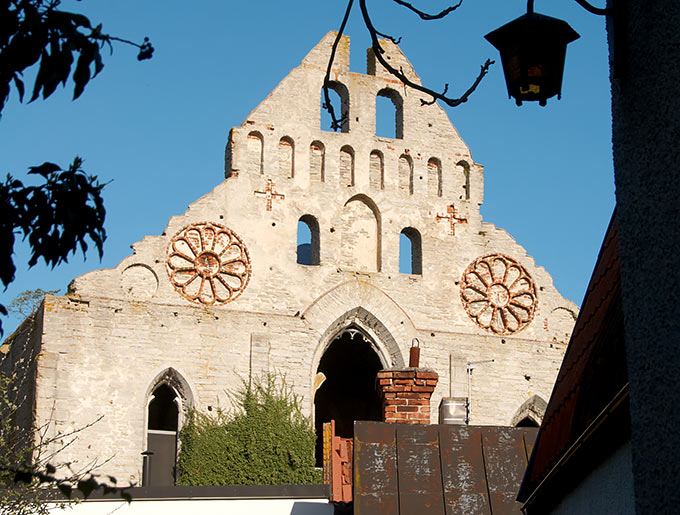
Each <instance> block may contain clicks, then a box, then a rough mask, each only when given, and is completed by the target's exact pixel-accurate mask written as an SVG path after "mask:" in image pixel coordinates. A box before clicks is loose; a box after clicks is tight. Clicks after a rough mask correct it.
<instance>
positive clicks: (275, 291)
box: [15, 33, 576, 481]
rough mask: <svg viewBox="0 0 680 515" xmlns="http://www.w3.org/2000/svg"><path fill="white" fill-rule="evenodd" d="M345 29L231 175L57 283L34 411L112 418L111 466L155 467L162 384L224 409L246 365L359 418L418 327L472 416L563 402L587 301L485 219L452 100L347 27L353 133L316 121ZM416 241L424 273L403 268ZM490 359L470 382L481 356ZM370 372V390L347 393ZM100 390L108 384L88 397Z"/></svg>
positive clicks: (277, 104) (390, 48)
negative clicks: (151, 459)
mask: <svg viewBox="0 0 680 515" xmlns="http://www.w3.org/2000/svg"><path fill="white" fill-rule="evenodd" d="M334 38H335V33H329V34H328V35H326V36H325V37H324V38H323V39H322V41H321V42H320V43H319V44H318V45H317V46H316V47H314V48H313V49H312V50H311V51H310V53H309V54H308V55H307V56H306V57H305V58H304V59H303V61H302V63H301V64H300V65H299V66H298V67H296V68H294V69H293V70H292V71H291V72H290V73H289V74H288V76H287V77H286V78H285V79H283V81H281V83H280V84H279V85H278V86H277V87H276V88H275V89H274V91H272V93H271V94H270V95H269V96H268V97H267V98H266V99H265V100H264V101H263V102H262V103H261V104H260V105H259V106H257V107H256V108H255V109H254V110H253V111H252V112H251V113H250V114H249V115H248V117H247V118H246V120H245V121H244V122H243V123H242V124H241V125H240V126H239V127H235V128H233V129H232V130H231V131H230V133H229V138H228V142H227V146H226V159H225V163H226V168H225V180H224V181H223V182H221V183H220V184H219V185H218V186H216V187H215V188H214V189H213V190H212V191H211V192H209V193H207V194H206V195H204V196H203V197H201V198H200V199H198V200H197V201H195V202H194V203H193V204H191V205H190V206H189V207H188V209H187V210H186V211H185V212H184V213H182V214H181V215H177V216H174V217H172V218H171V219H170V221H169V223H168V225H167V227H166V228H165V230H164V231H163V232H162V234H161V235H158V236H147V237H146V238H144V239H143V240H142V241H140V242H137V243H135V244H134V245H133V249H134V253H133V254H132V255H130V256H128V257H127V258H125V259H124V260H123V261H122V262H121V263H120V264H119V265H118V266H117V267H116V268H113V269H109V270H97V271H94V272H91V273H88V274H85V275H83V276H81V277H78V278H76V279H75V280H74V281H73V283H72V285H71V292H70V293H69V295H67V296H64V297H52V296H50V297H48V298H47V300H46V303H45V309H44V313H43V322H42V324H43V327H42V340H41V356H43V358H41V359H45V360H47V361H49V360H50V359H52V358H54V359H55V360H56V364H55V366H54V367H50V368H45V369H43V370H42V371H40V366H39V373H38V385H37V400H36V412H37V413H38V414H39V417H43V418H46V417H48V416H49V413H48V412H49V411H50V410H51V409H53V408H52V406H55V405H57V406H60V407H59V408H58V409H62V408H61V407H62V406H63V409H64V410H65V411H64V413H66V415H63V416H61V417H60V418H57V419H55V420H57V421H58V423H59V424H62V425H64V427H66V426H69V425H73V426H78V425H80V426H82V425H85V424H87V423H89V422H91V421H92V420H95V419H96V418H97V417H98V416H99V415H104V417H105V420H106V423H105V424H100V425H94V426H92V427H91V428H88V429H87V433H86V434H84V435H83V436H82V437H81V439H80V440H81V441H80V442H79V443H76V444H74V446H73V448H72V450H71V451H70V452H72V453H73V455H74V456H76V457H78V459H83V460H84V459H90V458H92V457H93V456H104V455H108V454H110V452H109V451H107V450H106V449H104V447H103V443H101V442H103V441H105V440H111V441H115V442H116V444H115V446H114V447H115V449H114V451H115V456H114V458H113V459H112V460H111V462H110V464H109V465H107V467H108V468H107V470H106V472H107V473H111V474H113V475H117V476H119V477H123V478H125V479H127V478H130V479H132V480H135V481H139V480H140V477H141V476H140V475H141V471H142V457H141V453H142V451H144V450H145V448H146V447H147V445H148V442H149V435H150V434H152V433H150V431H154V430H155V429H153V428H149V427H148V409H149V407H148V406H149V403H150V402H151V401H150V399H151V398H152V397H153V392H156V391H163V392H166V393H167V390H158V389H159V388H160V387H161V386H163V385H168V388H171V389H172V391H174V392H175V395H176V397H174V398H173V399H171V401H172V402H177V403H178V404H179V405H181V407H182V410H180V411H179V414H178V416H179V417H180V418H181V414H182V413H183V412H184V411H186V410H187V409H189V408H196V409H199V410H208V409H209V408H212V407H214V406H225V405H228V401H227V397H226V394H225V392H227V391H233V390H234V389H235V388H237V387H238V385H239V384H240V382H241V380H242V378H246V377H248V375H249V374H260V373H266V372H277V373H281V374H285V375H286V378H287V381H288V382H289V384H291V385H292V387H293V388H294V390H295V392H296V393H298V394H300V395H301V396H302V397H303V399H304V403H303V408H304V409H305V412H306V413H307V414H309V415H311V416H313V417H315V420H316V423H317V426H318V424H319V422H322V421H324V420H322V419H323V418H324V417H329V416H331V415H333V414H335V415H333V416H339V417H345V418H347V417H350V418H349V419H348V420H350V421H351V416H360V415H358V414H357V412H352V409H355V408H356V406H358V405H360V404H361V405H365V406H368V405H369V404H370V403H364V402H363V401H364V400H365V399H367V398H369V397H371V396H372V395H374V394H375V392H373V391H372V390H371V388H372V387H371V386H370V384H371V380H372V379H371V378H373V377H375V373H376V371H377V370H378V369H380V368H389V367H395V366H404V365H405V363H406V358H405V356H407V355H408V348H409V346H410V343H411V340H412V339H413V338H418V339H419V340H420V341H421V342H422V347H423V358H422V363H423V365H425V366H427V367H429V368H432V369H434V370H436V371H437V372H438V374H439V377H440V381H439V385H438V387H437V389H436V390H435V392H434V394H433V397H432V399H433V402H434V403H435V405H436V404H438V402H439V401H440V400H441V398H442V397H445V396H448V395H454V396H459V397H462V396H468V397H470V399H471V403H472V408H473V411H472V414H473V415H472V417H473V418H472V420H471V422H473V423H477V424H509V423H510V422H511V421H512V420H513V417H515V416H516V415H517V413H518V410H519V409H520V408H521V407H522V406H523V405H524V404H525V403H526V401H527V399H529V398H532V397H533V396H538V397H542V398H543V399H547V398H548V396H549V394H550V391H551V388H552V384H553V382H554V379H555V375H556V373H557V369H558V368H559V364H560V361H561V357H562V355H563V352H564V345H565V342H566V341H567V340H568V336H569V334H570V332H571V326H572V325H573V319H574V316H575V313H576V307H575V306H574V304H573V303H571V302H570V301H568V300H566V299H564V298H563V297H562V296H561V295H560V294H559V292H557V290H556V289H555V287H554V286H553V283H552V279H551V278H550V276H549V274H548V273H547V272H546V271H545V270H544V269H543V268H541V267H539V266H536V264H535V263H534V260H533V259H532V258H531V257H530V256H528V255H527V254H526V251H525V250H524V249H523V248H522V247H521V246H519V245H518V244H517V243H516V242H515V241H514V240H513V239H512V238H511V237H510V236H509V235H508V234H507V233H506V232H505V231H503V230H500V229H497V228H495V227H494V226H493V225H491V224H489V223H486V222H483V221H482V219H481V215H480V210H479V207H480V205H481V204H482V202H483V186H484V184H483V175H482V172H483V168H482V166H481V165H479V164H478V163H476V162H475V161H474V160H473V158H472V156H471V154H470V150H469V149H468V147H467V146H466V145H465V143H464V142H463V141H462V139H461V138H460V136H459V134H458V132H457V131H456V129H455V128H454V127H453V126H452V125H451V123H450V121H449V119H448V117H447V116H446V113H445V112H444V111H443V110H442V108H441V107H440V106H439V105H438V104H436V103H434V104H432V105H424V106H423V105H421V102H420V98H421V96H420V95H419V94H418V93H417V92H414V91H412V90H409V89H406V88H405V87H404V86H403V84H401V83H400V82H399V81H397V80H396V79H394V78H393V77H391V76H389V75H388V74H387V73H386V72H385V71H384V70H382V69H381V68H380V66H379V65H378V64H376V62H375V60H374V57H373V56H372V55H371V53H370V52H369V54H368V66H367V69H368V74H359V73H354V72H350V71H349V38H347V37H343V38H342V40H341V44H340V46H339V50H338V54H337V55H336V59H335V64H334V68H333V73H332V80H333V83H332V86H333V90H334V91H335V92H336V93H337V94H338V95H339V97H340V100H341V102H340V104H341V106H340V107H341V108H342V112H343V113H344V114H345V115H346V122H345V123H344V124H343V130H342V131H340V132H337V133H336V132H329V131H327V130H324V129H325V128H324V127H321V126H320V95H321V89H322V84H323V80H324V75H325V70H326V64H327V61H328V56H329V53H330V48H331V45H332V43H333V40H334ZM383 44H384V45H385V48H386V49H387V55H388V57H389V58H390V59H391V62H393V63H397V64H398V65H399V67H401V68H402V69H403V70H404V71H405V73H407V75H409V76H410V77H412V78H413V80H419V79H417V75H416V74H415V71H413V68H412V66H411V64H410V63H409V62H408V60H407V59H406V57H405V56H404V55H403V54H402V53H401V51H400V50H399V48H398V47H397V46H396V45H394V44H392V43H390V42H383ZM379 96H382V97H386V98H388V99H389V100H390V101H391V102H392V105H393V106H394V107H395V112H394V122H395V135H396V137H395V138H384V137H378V136H376V135H375V134H376V107H375V106H376V98H377V97H379ZM192 172H193V171H192ZM303 230H304V231H307V232H308V233H309V241H308V242H307V243H305V245H306V247H304V248H298V232H299V231H303ZM402 234H403V236H402ZM401 238H406V239H407V240H408V242H409V245H410V251H409V255H408V256H407V257H406V258H407V260H408V261H409V262H410V265H411V272H412V273H408V274H406V273H400V272H399V261H400V256H399V253H400V239H401ZM15 345H21V342H20V341H17V342H15ZM349 349H352V351H351V353H349ZM330 355H337V356H338V359H336V360H330V359H329V358H328V356H330ZM488 360H494V361H493V363H492V364H489V365H488V366H484V367H477V368H475V369H474V374H473V375H472V378H471V380H470V384H471V385H472V389H471V390H470V391H468V389H467V387H468V386H467V385H468V377H467V375H466V374H467V369H468V368H469V363H471V362H477V361H488ZM334 362H336V363H340V362H342V363H344V365H342V367H346V368H341V367H340V365H337V364H335V365H334V364H333V363H334ZM122 363H124V366H121V364H122ZM320 374H321V375H320ZM359 375H360V376H361V378H362V379H361V381H364V383H365V384H366V385H368V386H366V387H365V390H361V391H359V390H357V391H356V392H355V393H353V394H352V395H355V397H351V396H349V394H346V395H345V396H343V393H342V387H343V385H344V386H346V384H347V382H348V381H351V380H350V379H348V378H351V377H355V376H356V377H358V376H359ZM322 376H323V377H322ZM362 384H363V383H362ZM345 390H346V391H348V389H347V388H345ZM349 390H352V389H351V388H349ZM89 391H93V392H102V393H101V394H100V395H93V396H91V397H83V395H82V394H81V393H79V392H89ZM319 392H321V393H319ZM317 394H318V395H317ZM164 395H165V394H164ZM168 395H170V394H168ZM74 398H75V399H77V402H74ZM320 398H323V399H324V400H323V402H321V401H319V399H320ZM369 407H370V406H369ZM366 409H367V410H368V411H366V412H365V413H368V414H370V413H372V412H371V411H370V409H369V408H368V407H367V408H366ZM371 409H372V408H371ZM343 410H344V411H343ZM347 410H349V411H347ZM348 413H349V414H348ZM352 413H354V415H352ZM366 416H369V415H366ZM179 425H180V426H181V421H180V424H179ZM88 445H89V447H88Z"/></svg>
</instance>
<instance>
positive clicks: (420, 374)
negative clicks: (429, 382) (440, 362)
mask: <svg viewBox="0 0 680 515" xmlns="http://www.w3.org/2000/svg"><path fill="white" fill-rule="evenodd" d="M416 377H417V378H418V379H439V374H437V372H433V371H427V372H426V371H424V370H423V371H421V370H418V371H417V372H416Z"/></svg>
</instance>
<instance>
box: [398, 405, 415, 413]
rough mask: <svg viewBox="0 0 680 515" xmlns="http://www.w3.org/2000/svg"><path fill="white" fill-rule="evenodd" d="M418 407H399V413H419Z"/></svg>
mask: <svg viewBox="0 0 680 515" xmlns="http://www.w3.org/2000/svg"><path fill="white" fill-rule="evenodd" d="M417 412H418V406H397V413H417Z"/></svg>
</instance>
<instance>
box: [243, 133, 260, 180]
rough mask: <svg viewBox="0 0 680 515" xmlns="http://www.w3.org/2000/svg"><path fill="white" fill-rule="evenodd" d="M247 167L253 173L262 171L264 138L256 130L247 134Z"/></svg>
mask: <svg viewBox="0 0 680 515" xmlns="http://www.w3.org/2000/svg"><path fill="white" fill-rule="evenodd" d="M247 169H248V170H249V171H251V172H253V173H259V174H263V173H264V138H263V137H262V134H260V133H259V132H257V131H253V132H251V133H250V134H248V166H247Z"/></svg>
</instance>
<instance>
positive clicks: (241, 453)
mask: <svg viewBox="0 0 680 515" xmlns="http://www.w3.org/2000/svg"><path fill="white" fill-rule="evenodd" d="M234 407H235V410H234V412H233V413H227V412H226V411H224V410H220V409H218V410H217V412H216V414H214V415H212V414H207V415H206V414H203V413H198V412H195V411H194V412H191V413H190V414H189V420H188V422H187V423H186V424H185V425H184V427H183V428H182V431H181V434H180V441H181V442H182V448H181V451H180V454H179V460H178V465H177V466H178V481H177V484H180V485H249V484H260V485H273V484H305V483H319V482H321V474H320V472H319V471H318V470H316V469H315V467H314V442H315V434H314V429H313V428H312V424H311V422H310V420H309V419H308V418H307V417H305V416H304V415H303V414H302V412H301V409H300V398H299V397H298V396H296V395H295V394H293V392H292V391H291V390H290V388H289V387H288V386H287V385H286V384H285V381H277V379H276V377H275V376H272V375H268V376H265V377H262V378H260V379H257V380H254V381H252V382H248V383H246V382H244V384H243V386H242V387H241V389H240V391H239V392H238V393H237V394H236V395H235V396H234Z"/></svg>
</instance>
